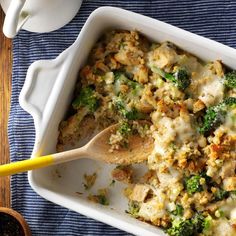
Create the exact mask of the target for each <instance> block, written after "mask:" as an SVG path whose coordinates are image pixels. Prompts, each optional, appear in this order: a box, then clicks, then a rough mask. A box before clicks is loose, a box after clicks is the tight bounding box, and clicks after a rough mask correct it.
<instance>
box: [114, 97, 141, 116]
mask: <svg viewBox="0 0 236 236" xmlns="http://www.w3.org/2000/svg"><path fill="white" fill-rule="evenodd" d="M114 100H115V106H116V108H117V110H118V112H120V114H121V115H122V116H123V117H124V118H125V119H127V120H139V119H144V117H145V115H144V114H143V113H141V112H140V111H138V110H137V109H136V108H135V107H128V106H127V105H126V104H125V102H124V100H123V99H122V98H121V97H118V98H116V99H114Z"/></svg>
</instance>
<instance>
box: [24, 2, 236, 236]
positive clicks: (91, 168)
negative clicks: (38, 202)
mask: <svg viewBox="0 0 236 236" xmlns="http://www.w3.org/2000/svg"><path fill="white" fill-rule="evenodd" d="M107 29H129V30H131V29H132V30H133V29H135V30H138V31H140V32H141V33H142V34H144V35H145V36H147V37H148V38H149V39H150V40H153V41H157V42H163V41H167V40H168V41H171V42H173V43H175V44H176V45H178V46H179V47H181V48H183V49H184V50H186V51H188V52H190V53H193V54H195V55H196V56H198V57H199V58H201V59H203V60H206V61H209V60H216V59H221V60H222V61H223V62H224V64H226V65H227V66H229V67H231V68H233V69H236V50H235V49H232V48H229V47H227V46H224V45H222V44H220V43H217V42H214V41H212V40H209V39H206V38H203V37H200V36H198V35H195V34H192V33H189V32H187V31H184V30H182V29H179V28H176V27H174V26H171V25H169V24H166V23H164V22H161V21H158V20H154V19H151V18H149V17H146V16H142V15H139V14H136V13H133V12H130V11H126V10H122V9H119V8H114V7H101V8H98V9H97V10H95V11H94V12H93V13H92V14H91V15H90V16H89V18H88V20H87V21H86V23H85V25H84V27H83V29H82V30H81V32H80V34H79V36H78V38H77V40H76V41H75V42H74V44H73V45H71V46H70V47H69V48H68V49H66V50H65V51H63V52H62V53H61V54H60V55H59V56H58V57H57V58H56V59H54V60H40V61H36V62H34V63H33V64H32V65H31V66H30V67H29V69H28V72H27V76H26V80H25V84H24V87H23V89H22V92H21V94H20V104H21V106H22V107H23V109H24V110H26V111H27V112H29V113H30V114H31V115H32V116H33V118H34V123H35V129H36V140H35V144H34V150H33V153H32V157H34V156H38V155H46V154H50V153H53V152H55V147H56V143H57V136H58V125H59V123H60V121H61V120H62V119H63V117H64V116H65V114H66V112H67V108H68V106H69V104H70V102H71V98H72V93H73V90H74V85H75V83H76V80H77V76H78V71H79V69H80V68H81V66H82V65H83V64H84V63H85V61H86V59H87V56H88V54H89V51H90V49H91V47H92V46H93V44H94V43H95V42H96V40H97V39H98V38H99V36H100V35H101V34H102V33H103V32H104V31H105V30H107ZM39 98H40V99H39ZM112 168H113V166H111V165H107V164H104V163H99V162H96V161H91V160H86V159H83V160H79V161H73V162H70V163H66V164H63V165H60V166H54V167H50V168H45V169H41V170H35V171H31V172H29V176H28V177H29V183H30V185H31V187H32V188H33V189H34V190H35V191H36V192H37V193H38V194H39V195H41V196H42V197H44V198H46V199H48V200H49V201H52V202H54V203H56V204H59V205H61V206H64V207H67V208H69V209H72V210H74V211H76V212H79V213H81V214H84V215H86V216H88V217H91V218H94V219H96V220H99V221H102V222H104V223H107V224H110V225H112V226H114V227H117V228H120V229H122V230H125V231H127V232H130V233H133V234H135V235H148V236H152V235H164V233H163V231H162V230H160V229H158V228H157V227H154V226H151V225H149V224H147V223H143V222H140V221H138V220H136V219H133V218H131V217H130V216H129V215H127V214H126V213H125V209H126V208H127V200H126V199H125V197H123V195H122V189H123V188H124V186H123V185H122V184H120V183H116V184H115V185H114V186H113V187H109V191H110V205H109V206H101V205H99V204H95V203H91V202H90V201H88V200H87V195H88V193H87V192H86V191H85V190H84V187H83V175H84V174H85V173H87V174H90V173H93V172H95V171H96V172H97V174H98V179H97V181H96V184H95V186H93V188H92V190H91V193H93V194H95V193H96V191H97V189H99V188H104V187H108V186H109V183H110V182H111V177H110V172H111V169H112ZM136 168H137V169H139V168H140V170H139V171H140V173H141V172H142V167H141V166H137V167H136Z"/></svg>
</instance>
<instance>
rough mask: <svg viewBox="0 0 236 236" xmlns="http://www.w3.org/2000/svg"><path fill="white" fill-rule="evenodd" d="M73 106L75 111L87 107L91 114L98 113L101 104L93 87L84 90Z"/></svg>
mask: <svg viewBox="0 0 236 236" xmlns="http://www.w3.org/2000/svg"><path fill="white" fill-rule="evenodd" d="M72 106H73V108H74V109H78V108H80V107H87V108H88V110H89V111H90V112H94V111H96V110H97V108H98V106H99V103H98V99H97V97H96V95H95V92H94V89H93V88H92V87H91V86H88V87H84V88H82V89H81V90H80V93H79V95H78V96H77V98H76V99H75V100H74V101H73V103H72Z"/></svg>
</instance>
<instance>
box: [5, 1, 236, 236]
mask: <svg viewBox="0 0 236 236" xmlns="http://www.w3.org/2000/svg"><path fill="white" fill-rule="evenodd" d="M65 2H66V1H65ZM65 4H66V3H65ZM100 6H117V7H122V8H125V9H128V10H131V11H135V12H138V13H141V14H144V15H147V16H150V17H153V18H156V19H159V20H162V21H165V22H167V23H170V24H173V25H175V26H178V27H181V28H183V29H186V30H189V31H191V32H194V33H197V34H200V35H203V36H206V37H209V38H211V39H214V40H216V41H219V42H221V43H224V44H227V45H229V46H231V47H235V48H236V1H235V0H232V1H229V0H223V1H220V0H198V1H194V0H192V1H191V0H143V1H140V0H139V1H138V0H136V1H125V0H84V2H83V4H82V6H81V8H80V11H79V13H78V14H77V16H76V17H75V18H74V19H73V20H72V21H71V22H70V23H69V24H68V25H66V26H65V27H63V28H62V29H59V30H57V31H55V32H51V33H47V34H35V33H30V32H26V31H21V32H20V34H19V35H18V36H17V37H16V38H15V39H14V41H13V76H12V100H11V113H10V119H9V141H10V151H11V161H18V160H22V159H25V158H27V157H29V156H30V155H31V151H32V148H33V145H34V137H35V132H34V124H33V120H32V117H31V116H30V115H29V114H27V113H26V112H25V111H23V110H22V108H21V107H20V105H19V102H18V97H19V93H20V90H21V88H22V86H23V84H24V79H25V75H26V71H27V68H28V66H29V65H30V64H31V63H32V62H34V61H35V60H38V59H51V58H55V57H56V56H57V55H58V54H59V53H60V52H62V51H63V50H64V49H65V48H67V47H68V46H69V45H71V44H72V43H73V42H74V40H75V39H76V37H77V35H78V34H79V31H80V29H81V27H82V26H83V24H84V22H85V20H86V19H87V17H88V16H89V14H90V13H91V12H92V11H93V10H94V9H96V8H97V7H100ZM11 190H12V207H13V208H14V209H15V210H17V211H19V212H21V213H22V214H23V215H24V217H25V218H26V220H27V221H28V223H29V225H30V227H31V230H32V233H33V236H35V235H46V236H50V235H63V236H64V235H66V236H69V235H128V234H127V233H125V232H122V231H120V230H118V229H115V228H112V227H110V226H108V225H105V224H102V223H100V222H97V221H94V220H92V219H89V218H87V217H85V216H82V215H79V214H77V213H75V212H73V211H70V210H68V209H65V208H62V207H60V206H57V205H54V204H53V203H50V202H48V201H46V200H44V199H42V198H41V197H40V196H38V195H37V194H35V193H34V192H33V190H32V189H31V188H30V186H29V184H28V181H27V176H26V174H19V175H15V176H13V177H12V182H11Z"/></svg>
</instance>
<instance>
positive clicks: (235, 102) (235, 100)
mask: <svg viewBox="0 0 236 236" xmlns="http://www.w3.org/2000/svg"><path fill="white" fill-rule="evenodd" d="M224 104H225V105H227V106H229V107H235V106H236V97H228V98H225V100H224Z"/></svg>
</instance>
